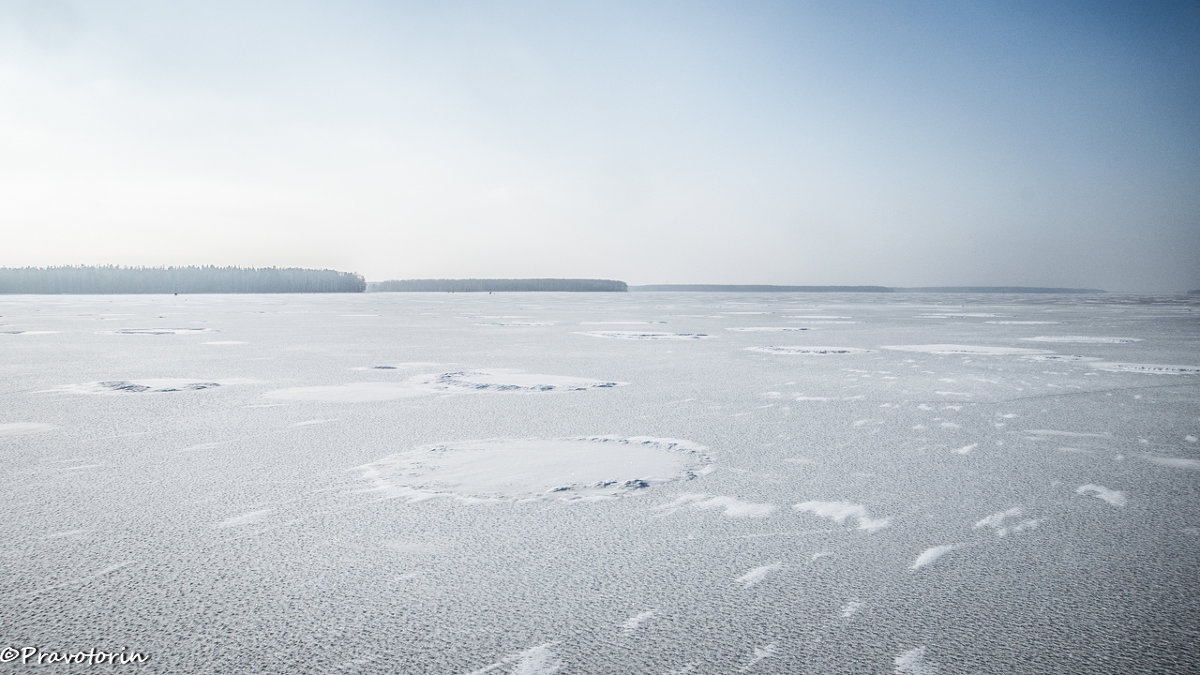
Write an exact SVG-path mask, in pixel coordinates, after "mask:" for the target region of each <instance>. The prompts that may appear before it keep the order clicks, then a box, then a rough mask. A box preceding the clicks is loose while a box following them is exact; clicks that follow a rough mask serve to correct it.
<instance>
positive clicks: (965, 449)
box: [954, 443, 979, 455]
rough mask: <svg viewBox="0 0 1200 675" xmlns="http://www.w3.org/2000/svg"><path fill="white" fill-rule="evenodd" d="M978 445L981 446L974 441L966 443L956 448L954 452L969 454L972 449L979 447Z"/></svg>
mask: <svg viewBox="0 0 1200 675" xmlns="http://www.w3.org/2000/svg"><path fill="white" fill-rule="evenodd" d="M978 447H979V444H978V443H972V444H970V445H964V446H963V447H961V448H957V449H955V450H954V452H956V453H958V454H960V455H969V454H971V451H972V450H974V449H975V448H978Z"/></svg>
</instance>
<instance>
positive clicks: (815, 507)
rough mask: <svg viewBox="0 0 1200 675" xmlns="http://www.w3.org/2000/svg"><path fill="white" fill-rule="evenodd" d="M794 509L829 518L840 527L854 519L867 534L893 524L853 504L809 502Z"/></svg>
mask: <svg viewBox="0 0 1200 675" xmlns="http://www.w3.org/2000/svg"><path fill="white" fill-rule="evenodd" d="M792 508H793V509H795V510H797V511H806V512H808V513H812V514H814V515H817V516H820V517H822V518H828V519H830V520H832V521H834V522H835V523H837V524H839V525H843V524H845V522H846V520H847V519H850V518H853V519H854V520H855V522H856V523H857V524H858V529H860V530H866V531H867V532H876V531H878V530H882V529H883V528H885V527H887V526H888V525H890V524H891V522H892V519H891V518H871V517H870V515H869V514H868V513H867V507H865V506H863V505H862V504H855V503H853V502H820V501H807V502H801V503H799V504H796V505H795V506H793V507H792Z"/></svg>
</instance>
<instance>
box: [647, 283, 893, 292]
mask: <svg viewBox="0 0 1200 675" xmlns="http://www.w3.org/2000/svg"><path fill="white" fill-rule="evenodd" d="M629 290H631V291H689V292H690V291H699V292H707V293H714V292H716V293H891V292H892V289H890V288H888V287H887V286H774V285H764V284H651V285H647V286H631V287H630V288H629Z"/></svg>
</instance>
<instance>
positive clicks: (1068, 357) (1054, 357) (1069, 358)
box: [1021, 354, 1100, 363]
mask: <svg viewBox="0 0 1200 675" xmlns="http://www.w3.org/2000/svg"><path fill="white" fill-rule="evenodd" d="M1021 358H1022V359H1023V360H1025V361H1058V362H1065V363H1083V362H1087V361H1099V360H1100V357H1099V356H1082V355H1080V354H1034V355H1032V356H1022V357H1021Z"/></svg>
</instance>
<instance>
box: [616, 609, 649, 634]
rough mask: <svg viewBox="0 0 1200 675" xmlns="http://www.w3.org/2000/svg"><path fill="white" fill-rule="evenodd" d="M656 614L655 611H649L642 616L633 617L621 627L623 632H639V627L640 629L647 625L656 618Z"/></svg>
mask: <svg viewBox="0 0 1200 675" xmlns="http://www.w3.org/2000/svg"><path fill="white" fill-rule="evenodd" d="M654 614H655V610H653V609H648V610H646V611H644V612H642V613H641V614H638V615H636V616H631V617H629V618H628V619H626V620H625V623H624V625H622V626H621V630H623V631H624V632H626V633H632V632H633V631H635V630H637V629H638V627H640V626H641V625H642V624H643V623H645V622H646V621H647V620H649V619H650V618H652V617H653V616H654Z"/></svg>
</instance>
